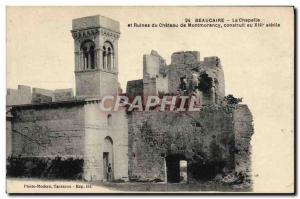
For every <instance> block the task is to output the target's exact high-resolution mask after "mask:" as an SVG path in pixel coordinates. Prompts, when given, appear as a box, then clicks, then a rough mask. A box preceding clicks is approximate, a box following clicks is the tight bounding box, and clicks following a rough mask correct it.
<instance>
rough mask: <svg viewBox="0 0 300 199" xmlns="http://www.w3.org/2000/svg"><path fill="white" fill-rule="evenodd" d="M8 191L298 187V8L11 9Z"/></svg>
mask: <svg viewBox="0 0 300 199" xmlns="http://www.w3.org/2000/svg"><path fill="white" fill-rule="evenodd" d="M6 22H7V24H6V28H7V29H6V31H7V42H6V48H7V56H6V57H7V66H6V72H7V73H6V77H7V79H6V82H7V93H6V142H7V144H6V149H7V150H6V160H7V161H6V168H7V170H6V178H7V179H6V183H7V184H6V186H7V187H6V190H7V192H8V193H99V194H101V193H127V194H128V193H145V194H152V193H161V194H167V193H168V194H170V193H173V194H174V193H176V194H178V193H184V194H191V193H193V194H207V193H210V194H214V193H233V194H234V193H238V194H241V193H248V194H252V193H253V194H254V193H285V194H292V193H294V190H295V187H294V184H295V180H294V179H295V177H294V175H295V168H294V165H295V162H294V155H295V154H294V149H295V146H294V133H295V132H294V75H295V74H294V31H295V28H294V8H293V7H291V6H286V7H196V6H195V7H178V6H173V7H158V6H157V7H156V6H152V7H99V6H91V7H13V6H12V7H7V16H6Z"/></svg>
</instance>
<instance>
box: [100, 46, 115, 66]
mask: <svg viewBox="0 0 300 199" xmlns="http://www.w3.org/2000/svg"><path fill="white" fill-rule="evenodd" d="M102 48H103V68H105V69H106V70H108V71H113V70H114V47H113V44H112V43H111V42H110V41H105V42H104V44H103V47H102Z"/></svg>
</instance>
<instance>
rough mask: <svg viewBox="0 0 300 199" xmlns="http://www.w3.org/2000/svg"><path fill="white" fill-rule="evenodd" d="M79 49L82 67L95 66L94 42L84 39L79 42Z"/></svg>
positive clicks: (89, 67) (90, 67) (91, 67)
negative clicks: (81, 56)
mask: <svg viewBox="0 0 300 199" xmlns="http://www.w3.org/2000/svg"><path fill="white" fill-rule="evenodd" d="M80 50H81V51H82V55H83V69H84V70H86V69H94V68H95V59H96V56H95V44H94V42H93V41H91V40H86V41H84V42H83V43H82V44H81V48H80Z"/></svg>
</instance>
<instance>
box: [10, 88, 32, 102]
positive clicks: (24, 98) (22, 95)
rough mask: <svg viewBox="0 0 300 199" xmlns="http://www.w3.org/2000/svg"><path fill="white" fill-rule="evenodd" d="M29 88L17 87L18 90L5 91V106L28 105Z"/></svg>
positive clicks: (29, 97) (29, 99)
mask: <svg viewBox="0 0 300 199" xmlns="http://www.w3.org/2000/svg"><path fill="white" fill-rule="evenodd" d="M30 103H31V88H30V87H29V86H23V85H18V89H11V88H9V89H7V95H6V105H7V106H9V105H18V104H30Z"/></svg>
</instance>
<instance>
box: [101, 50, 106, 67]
mask: <svg viewBox="0 0 300 199" xmlns="http://www.w3.org/2000/svg"><path fill="white" fill-rule="evenodd" d="M102 63H103V69H106V48H105V46H103V53H102Z"/></svg>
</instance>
